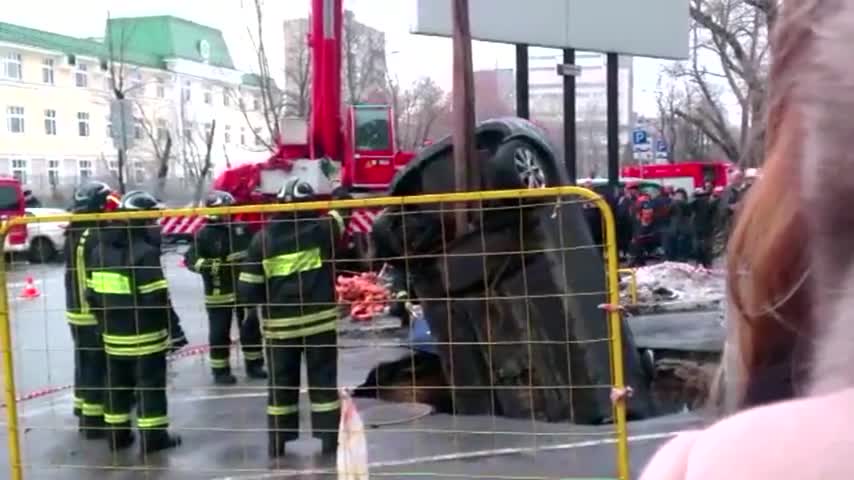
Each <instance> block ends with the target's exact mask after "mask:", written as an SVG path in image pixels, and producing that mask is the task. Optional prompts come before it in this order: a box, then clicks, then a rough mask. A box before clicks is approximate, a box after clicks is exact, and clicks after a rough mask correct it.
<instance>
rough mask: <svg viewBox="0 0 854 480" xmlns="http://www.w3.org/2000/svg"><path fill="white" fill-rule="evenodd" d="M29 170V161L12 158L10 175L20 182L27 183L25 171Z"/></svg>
mask: <svg viewBox="0 0 854 480" xmlns="http://www.w3.org/2000/svg"><path fill="white" fill-rule="evenodd" d="M28 170H29V162H28V161H26V160H24V159H23V158H13V159H12V176H13V177H15V178H16V179H18V181H19V182H21V184H25V183H27V171H28Z"/></svg>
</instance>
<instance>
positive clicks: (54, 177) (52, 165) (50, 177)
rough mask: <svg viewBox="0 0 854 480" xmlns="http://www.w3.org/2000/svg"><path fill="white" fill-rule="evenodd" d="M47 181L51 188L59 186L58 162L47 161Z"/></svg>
mask: <svg viewBox="0 0 854 480" xmlns="http://www.w3.org/2000/svg"><path fill="white" fill-rule="evenodd" d="M47 181H48V183H49V184H50V185H51V186H52V187H55V186H57V185H59V160H48V161H47Z"/></svg>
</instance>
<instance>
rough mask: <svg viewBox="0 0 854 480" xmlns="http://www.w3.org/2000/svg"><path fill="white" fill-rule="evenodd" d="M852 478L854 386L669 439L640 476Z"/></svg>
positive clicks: (661, 479)
mask: <svg viewBox="0 0 854 480" xmlns="http://www.w3.org/2000/svg"><path fill="white" fill-rule="evenodd" d="M764 479H768V480H842V479H854V388H849V389H846V390H842V391H839V392H836V393H832V394H829V395H824V396H818V397H808V398H801V399H797V400H791V401H787V402H781V403H776V404H773V405H769V406H765V407H759V408H755V409H751V410H747V411H744V412H741V413H738V414H736V415H733V416H731V417H729V418H725V419H723V420H721V421H719V422H717V423H716V424H714V425H712V426H711V427H709V428H707V429H705V430H702V431H694V432H687V433H684V434H681V435H679V436H678V437H676V438H674V439H673V440H671V441H670V442H668V443H667V444H665V445H664V446H663V447H662V448H661V449H660V450H659V451H658V452H657V453H656V454H655V456H653V458H652V460H651V461H650V462H649V464H648V465H647V467H646V469H645V470H644V472H643V474H642V475H641V477H640V480H764Z"/></svg>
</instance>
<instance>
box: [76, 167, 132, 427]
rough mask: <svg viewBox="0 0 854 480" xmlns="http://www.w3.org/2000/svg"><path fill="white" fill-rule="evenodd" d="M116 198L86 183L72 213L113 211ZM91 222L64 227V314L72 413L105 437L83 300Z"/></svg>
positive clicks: (94, 342)
mask: <svg viewBox="0 0 854 480" xmlns="http://www.w3.org/2000/svg"><path fill="white" fill-rule="evenodd" d="M118 201H119V200H118V197H117V196H116V195H115V194H113V191H112V189H111V188H110V186H109V185H107V184H106V183H103V182H97V181H92V182H87V183H84V184H82V185H79V186H78V187H77V188H76V189H75V191H74V198H73V202H74V203H73V204H72V206H71V211H72V212H73V213H75V214H86V213H101V212H105V211H108V210H113V209H115V207H116V206H117V205H118ZM92 228H97V224H96V222H93V221H72V222H71V223H70V224H69V225H68V228H67V229H66V230H65V236H66V238H65V261H66V263H65V317H66V319H67V320H68V325H69V327H70V328H71V338H72V340H73V342H74V414H75V415H76V416H77V417H79V419H80V420H79V429H80V432H81V433H83V434H84V436H85V437H86V438H100V437H103V436H104V431H103V426H104V400H103V388H104V362H105V360H104V349H103V345H102V343H101V333H100V331H99V330H98V320H97V319H96V318H95V315H94V313H93V312H92V310H91V308H90V306H89V302H88V301H87V299H86V279H87V274H88V273H87V267H86V259H85V252H86V250H87V247H88V245H87V241H88V239H89V238H90V236H91V235H90V234H91V230H90V229H92Z"/></svg>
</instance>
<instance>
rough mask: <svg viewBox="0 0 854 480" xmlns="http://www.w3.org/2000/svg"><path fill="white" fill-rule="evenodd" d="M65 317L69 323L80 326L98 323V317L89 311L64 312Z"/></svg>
mask: <svg viewBox="0 0 854 480" xmlns="http://www.w3.org/2000/svg"><path fill="white" fill-rule="evenodd" d="M65 318H66V319H67V320H68V323H70V324H71V325H77V326H80V327H91V326H94V325H98V319H96V318H95V315H92V314H91V313H77V312H65Z"/></svg>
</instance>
